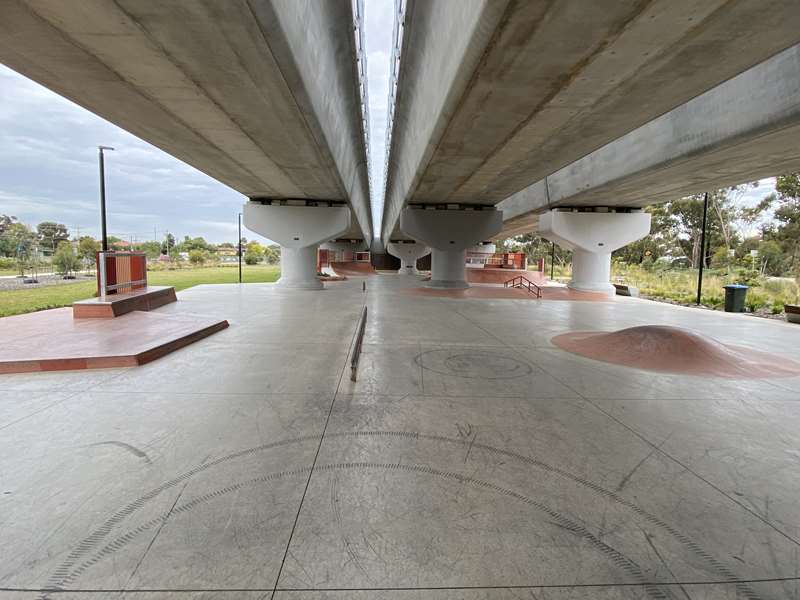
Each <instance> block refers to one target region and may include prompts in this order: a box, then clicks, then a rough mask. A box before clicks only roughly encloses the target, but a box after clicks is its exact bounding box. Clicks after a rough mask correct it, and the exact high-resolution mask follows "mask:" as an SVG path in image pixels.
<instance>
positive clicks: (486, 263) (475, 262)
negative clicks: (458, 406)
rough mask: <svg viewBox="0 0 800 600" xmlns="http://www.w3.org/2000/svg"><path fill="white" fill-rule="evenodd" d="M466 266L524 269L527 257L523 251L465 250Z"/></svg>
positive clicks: (526, 266) (526, 264)
mask: <svg viewBox="0 0 800 600" xmlns="http://www.w3.org/2000/svg"><path fill="white" fill-rule="evenodd" d="M467 266H468V267H473V268H479V269H480V268H487V269H518V270H521V271H524V270H525V269H527V268H528V258H527V256H525V253H524V252H497V253H490V252H467Z"/></svg>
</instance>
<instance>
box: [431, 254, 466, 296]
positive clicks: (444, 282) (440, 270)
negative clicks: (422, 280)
mask: <svg viewBox="0 0 800 600" xmlns="http://www.w3.org/2000/svg"><path fill="white" fill-rule="evenodd" d="M466 263H467V251H466V250H437V249H436V248H434V249H433V250H432V251H431V284H430V285H431V287H438V288H468V287H469V284H468V283H467V264H466Z"/></svg>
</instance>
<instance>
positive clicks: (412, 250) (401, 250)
mask: <svg viewBox="0 0 800 600" xmlns="http://www.w3.org/2000/svg"><path fill="white" fill-rule="evenodd" d="M386 251H387V252H388V253H389V254H391V255H392V256H395V257H397V258H399V259H400V270H399V271H398V273H400V274H406V275H416V274H417V273H419V271H417V259H418V258H422V257H423V256H425V255H426V254H428V253H429V252H430V248H428V247H427V246H426V245H425V244H421V243H419V242H409V241H404V242H390V243H389V244H387V246H386Z"/></svg>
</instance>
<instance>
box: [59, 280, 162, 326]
mask: <svg viewBox="0 0 800 600" xmlns="http://www.w3.org/2000/svg"><path fill="white" fill-rule="evenodd" d="M177 300H178V298H177V296H175V288H174V287H171V286H170V287H167V286H163V285H161V286H159V285H150V286H147V287H146V288H143V289H139V290H135V291H133V292H128V293H124V294H110V295H108V296H106V297H105V298H104V299H103V298H89V299H88V300H80V301H79V302H75V303H74V304H73V305H72V314H73V316H74V317H75V318H76V319H87V318H103V319H109V318H113V317H119V316H121V315H125V314H128V313H130V312H133V311H135V310H153V309H155V308H158V307H159V306H164V305H165V304H169V303H170V302H177Z"/></svg>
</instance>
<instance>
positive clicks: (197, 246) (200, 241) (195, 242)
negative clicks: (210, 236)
mask: <svg viewBox="0 0 800 600" xmlns="http://www.w3.org/2000/svg"><path fill="white" fill-rule="evenodd" d="M178 250H179V251H180V252H191V251H192V250H205V251H206V252H216V251H217V249H216V247H215V246H214V245H213V244H209V243H208V242H207V241H206V240H205V239H204V238H202V237H196V238H190V237H189V236H188V235H187V236H185V237H184V238H183V241H182V242H181V243H180V244H178Z"/></svg>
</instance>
